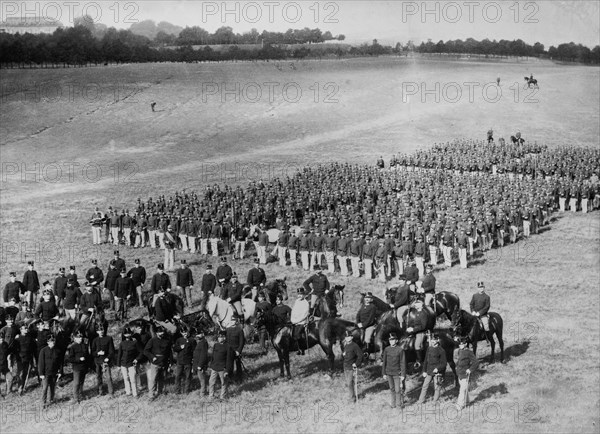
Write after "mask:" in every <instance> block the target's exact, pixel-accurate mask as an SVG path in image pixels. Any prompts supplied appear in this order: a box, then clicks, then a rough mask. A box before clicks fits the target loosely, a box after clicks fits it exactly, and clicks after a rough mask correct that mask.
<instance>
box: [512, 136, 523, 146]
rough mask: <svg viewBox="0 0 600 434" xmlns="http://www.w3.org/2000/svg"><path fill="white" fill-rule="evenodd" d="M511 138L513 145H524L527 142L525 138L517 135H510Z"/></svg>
mask: <svg viewBox="0 0 600 434" xmlns="http://www.w3.org/2000/svg"><path fill="white" fill-rule="evenodd" d="M510 140H511V142H512V143H513V145H517V144H518V145H522V144H523V143H524V142H525V139H522V138H521V137H515V136H510Z"/></svg>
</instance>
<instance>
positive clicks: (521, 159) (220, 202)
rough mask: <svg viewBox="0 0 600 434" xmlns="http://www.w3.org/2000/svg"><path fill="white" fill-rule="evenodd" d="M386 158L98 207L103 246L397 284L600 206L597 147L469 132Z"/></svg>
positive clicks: (96, 222)
mask: <svg viewBox="0 0 600 434" xmlns="http://www.w3.org/2000/svg"><path fill="white" fill-rule="evenodd" d="M380 161H381V162H380V164H377V165H376V166H374V167H370V166H359V165H351V164H339V163H332V164H327V165H318V166H316V167H307V168H304V169H303V170H301V171H298V172H297V173H296V174H294V175H293V176H291V177H290V176H288V177H287V178H285V179H279V178H274V179H271V180H269V181H262V180H258V181H251V182H249V184H248V186H247V187H246V188H242V187H241V186H239V185H238V186H237V187H232V186H228V185H225V186H223V187H222V186H219V185H218V184H215V185H209V186H207V187H206V189H205V190H204V192H203V194H201V195H199V194H197V193H196V192H193V191H192V192H175V193H174V195H173V196H170V197H168V198H167V197H165V196H158V197H156V198H154V199H153V198H148V200H146V201H142V199H141V198H139V199H138V201H137V204H135V206H133V207H132V209H131V211H130V210H129V209H123V210H121V211H120V213H119V212H118V210H116V209H112V208H109V210H108V211H107V212H106V213H104V214H103V213H102V212H101V211H99V210H96V211H95V212H94V215H93V216H92V219H91V224H92V232H93V242H94V243H102V242H112V243H114V244H115V245H119V244H125V245H128V246H133V247H139V248H142V247H149V248H156V249H164V251H165V261H164V263H165V267H166V268H167V269H168V270H170V269H173V267H174V263H175V261H174V251H183V252H191V253H197V254H199V255H204V256H206V255H213V256H215V257H220V256H221V255H224V254H225V255H228V254H233V257H234V258H243V257H245V256H246V255H249V254H255V255H256V256H257V257H258V258H259V260H260V262H261V263H262V264H266V263H267V262H270V261H278V262H279V264H280V265H281V266H289V267H302V268H303V269H304V270H306V271H309V270H312V269H314V266H315V265H319V266H321V267H326V268H327V270H328V271H329V272H330V273H340V275H341V276H350V275H351V276H354V277H361V276H362V277H364V278H366V279H375V278H378V279H380V280H382V281H386V280H388V279H390V277H392V276H394V275H395V276H399V275H400V274H403V269H404V267H405V266H406V265H408V264H409V261H415V263H416V265H417V267H418V269H419V272H420V274H421V275H422V274H423V271H424V270H423V267H424V263H426V262H430V263H432V264H433V265H434V266H435V265H437V264H438V263H440V262H441V263H442V264H443V266H445V267H451V266H453V265H454V264H459V265H460V267H461V268H467V267H468V263H469V261H470V260H471V258H472V257H473V255H474V254H475V252H476V251H480V252H485V251H487V250H490V249H492V248H494V247H502V246H504V245H505V244H506V243H515V242H517V241H518V240H520V239H527V238H529V237H530V236H531V235H532V234H536V233H538V231H539V229H540V228H541V227H542V226H544V225H547V224H548V223H549V222H550V218H551V215H552V213H553V212H555V211H558V210H560V211H561V212H564V211H567V210H570V211H572V212H578V211H581V212H584V213H586V212H589V211H592V210H593V209H598V208H599V207H600V194H599V188H600V184H599V183H598V174H599V173H600V162H599V161H600V153H599V151H598V150H597V149H591V148H574V147H558V148H552V149H547V148H546V147H544V146H538V145H535V144H534V145H518V144H506V143H504V142H502V141H501V142H500V143H499V144H496V143H495V142H492V143H491V144H485V143H483V142H477V141H469V140H462V141H455V142H452V143H446V144H436V145H435V146H433V147H432V148H431V149H428V150H421V151H417V152H416V153H415V154H412V155H411V156H406V155H394V156H393V157H392V159H391V161H390V164H389V167H388V168H387V169H386V168H385V163H384V162H383V159H381V160H380ZM382 168H384V169H383V170H382ZM102 228H104V235H103V232H102ZM274 229H276V231H273V230H274ZM252 247H254V252H250V250H251V249H252Z"/></svg>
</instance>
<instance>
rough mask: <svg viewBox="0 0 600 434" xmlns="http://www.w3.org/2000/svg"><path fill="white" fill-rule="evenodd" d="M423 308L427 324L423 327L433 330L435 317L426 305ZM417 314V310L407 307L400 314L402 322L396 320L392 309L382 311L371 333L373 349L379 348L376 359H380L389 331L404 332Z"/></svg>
mask: <svg viewBox="0 0 600 434" xmlns="http://www.w3.org/2000/svg"><path fill="white" fill-rule="evenodd" d="M423 310H424V311H425V312H426V314H427V325H426V327H425V329H426V330H433V329H434V327H435V322H436V317H435V314H434V313H433V311H432V310H431V309H429V308H427V307H423ZM416 314H417V310H416V309H414V308H409V309H407V310H406V311H405V312H404V314H403V316H402V324H400V322H399V321H398V317H397V316H396V312H395V311H394V310H392V309H389V310H387V311H385V312H383V313H382V314H381V315H379V317H378V318H377V325H376V326H375V332H374V333H373V337H374V343H375V348H374V349H375V351H377V349H379V356H378V359H381V357H382V356H383V349H384V348H385V347H386V346H387V345H385V342H384V341H385V340H386V339H387V338H386V336H389V334H390V332H395V333H398V334H406V329H407V324H408V323H409V322H410V323H412V321H413V320H414V318H415V316H416Z"/></svg>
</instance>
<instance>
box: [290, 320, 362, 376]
mask: <svg viewBox="0 0 600 434" xmlns="http://www.w3.org/2000/svg"><path fill="white" fill-rule="evenodd" d="M347 330H348V331H350V332H351V333H352V337H353V339H354V341H355V342H357V343H359V345H360V344H361V332H360V329H359V328H358V327H356V324H355V323H353V322H351V321H346V320H343V319H340V318H321V319H318V320H316V321H313V322H310V323H309V325H308V336H304V338H303V339H300V341H299V344H300V345H299V347H300V349H301V350H306V349H308V348H311V347H313V346H315V345H317V344H318V345H319V346H320V347H321V349H322V350H323V352H324V353H325V355H326V356H327V359H328V361H329V373H330V374H333V371H334V364H335V363H334V362H335V354H334V353H333V346H334V345H335V343H336V342H339V344H340V348H341V349H342V351H343V350H344V336H345V335H346V331H347ZM307 344H308V345H307Z"/></svg>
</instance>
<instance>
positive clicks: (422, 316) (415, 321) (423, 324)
mask: <svg viewBox="0 0 600 434" xmlns="http://www.w3.org/2000/svg"><path fill="white" fill-rule="evenodd" d="M407 327H412V328H413V333H419V332H422V331H424V330H426V329H427V313H426V312H425V310H424V309H423V310H422V311H421V312H418V311H415V315H414V318H412V320H411V321H409V323H408V325H407Z"/></svg>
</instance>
